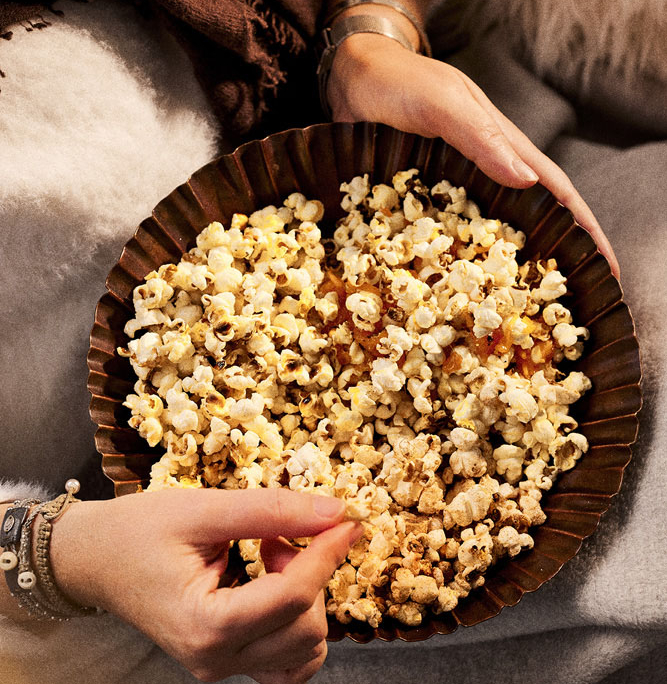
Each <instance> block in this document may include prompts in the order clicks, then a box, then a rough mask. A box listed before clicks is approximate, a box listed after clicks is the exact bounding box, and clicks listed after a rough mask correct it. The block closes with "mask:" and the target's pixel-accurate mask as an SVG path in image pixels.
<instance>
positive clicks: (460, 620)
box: [88, 123, 641, 643]
mask: <svg viewBox="0 0 667 684" xmlns="http://www.w3.org/2000/svg"><path fill="white" fill-rule="evenodd" d="M412 167H416V168H418V169H420V172H421V174H420V175H421V178H422V179H423V180H424V181H425V182H426V183H427V184H429V185H430V184H433V183H435V182H437V181H439V180H441V179H443V178H446V179H448V180H449V181H450V182H452V183H453V184H454V185H457V186H464V187H465V188H466V189H467V191H468V195H469V196H470V197H471V198H472V199H473V200H474V201H476V202H477V203H478V204H479V205H480V208H481V210H482V214H483V215H484V216H489V217H493V218H499V219H501V220H503V221H506V222H508V223H509V224H510V225H512V226H513V227H514V228H518V229H521V230H522V231H524V232H525V233H526V235H527V241H526V246H525V248H524V249H523V250H522V252H521V253H520V258H522V259H524V260H525V259H529V258H535V257H541V258H548V257H554V258H556V259H557V260H558V264H559V268H560V270H561V271H562V272H563V273H564V274H565V275H566V276H567V278H568V290H569V295H568V302H567V306H569V307H570V308H571V309H572V311H573V315H574V318H575V320H576V321H577V324H578V325H584V326H586V327H587V328H588V329H589V330H590V333H591V337H590V340H589V341H588V342H587V345H586V350H585V353H584V355H583V357H582V358H581V359H580V360H579V361H577V362H575V363H574V364H571V367H572V368H573V369H576V370H581V371H583V372H584V373H586V375H588V376H589V377H590V378H591V380H592V382H593V389H592V391H591V392H589V393H588V394H587V395H586V396H585V397H584V398H583V399H582V400H581V401H580V402H578V403H577V404H576V405H575V406H574V407H573V414H574V415H575V417H576V418H577V420H578V421H579V424H580V428H579V430H580V431H581V432H583V434H584V435H586V437H587V439H588V441H589V443H590V450H589V452H588V453H587V454H586V455H585V456H584V457H583V458H582V459H581V460H580V461H579V463H578V464H577V466H576V467H575V468H574V469H573V470H571V471H569V472H567V473H565V474H563V475H562V476H561V477H560V479H559V480H558V481H557V483H556V485H555V486H554V488H553V489H552V490H551V491H549V492H548V493H547V494H546V495H545V497H544V499H543V508H544V510H545V512H546V514H547V521H546V523H545V524H544V525H542V526H541V527H538V528H536V529H534V530H533V532H534V538H535V547H534V549H533V550H532V551H530V552H527V553H523V554H521V555H520V556H519V557H517V558H514V559H512V560H507V561H504V562H501V563H499V564H498V565H496V566H494V567H493V568H492V569H491V571H490V572H489V573H488V575H487V581H486V584H485V585H484V586H483V587H482V588H480V589H478V590H476V591H474V592H473V593H472V594H471V595H470V596H469V597H468V598H467V599H465V600H462V601H461V603H460V604H459V606H458V607H457V608H456V609H455V610H454V611H452V612H451V613H447V614H444V615H441V616H434V617H432V618H429V619H428V620H427V621H425V622H424V623H423V624H422V625H420V626H418V627H412V628H410V627H406V626H404V625H400V624H398V623H396V622H393V621H387V622H386V623H383V624H382V625H381V626H380V627H379V628H377V629H372V628H370V627H369V626H368V625H367V624H365V623H352V624H349V625H342V624H340V623H338V622H336V621H333V620H332V621H330V625H329V639H331V640H338V639H342V638H344V637H349V638H351V639H352V640H354V641H357V642H361V643H365V642H368V641H370V640H372V639H374V638H379V639H383V640H393V639H396V638H400V639H403V640H406V641H419V640H423V639H427V638H428V637H429V636H431V635H433V634H448V633H450V632H453V631H454V630H456V629H457V627H458V626H459V625H464V626H471V625H474V624H477V623H479V622H481V621H483V620H487V619H489V618H491V617H493V616H494V615H497V614H498V613H499V612H500V610H502V609H503V608H504V607H505V606H512V605H515V604H516V603H517V602H518V601H519V600H520V599H521V597H522V596H523V594H524V593H526V592H531V591H535V590H536V589H538V588H539V587H540V586H541V585H542V584H544V583H545V582H546V581H548V580H549V579H551V578H552V577H553V576H554V575H555V574H556V573H557V572H558V571H559V570H560V568H561V567H562V566H563V564H564V563H565V562H567V561H568V560H570V559H571V558H572V557H574V555H575V554H576V553H577V552H578V550H579V548H580V546H581V543H582V540H583V539H584V538H586V537H587V536H589V535H590V534H592V533H593V532H594V530H595V528H596V527H597V525H598V523H599V520H600V516H601V515H602V514H603V513H604V512H605V511H606V510H607V509H608V508H609V506H610V504H611V501H612V498H613V497H614V495H615V494H617V493H618V491H619V489H620V487H621V482H622V479H623V471H624V468H625V467H626V466H627V464H628V462H629V461H630V457H631V451H630V446H631V444H632V443H633V442H634V440H635V439H636V436H637V429H638V421H637V413H638V411H639V409H640V407H641V390H640V380H641V367H640V358H639V346H638V343H637V338H636V336H635V330H634V323H633V320H632V316H631V314H630V311H629V309H628V307H627V305H626V304H625V302H624V301H623V294H622V290H621V287H620V285H619V283H618V281H617V280H616V278H615V277H614V276H613V275H612V273H611V271H610V268H609V265H608V264H607V262H606V260H605V259H604V257H602V255H601V254H600V253H599V252H598V251H597V249H596V246H595V243H594V242H593V240H592V239H591V237H590V236H589V235H588V233H587V232H586V231H584V230H583V229H582V228H581V227H580V226H578V225H577V224H576V222H575V221H574V219H573V217H572V215H571V214H570V212H569V211H567V210H566V209H565V208H564V207H563V206H562V205H560V204H559V203H558V202H557V200H556V199H555V198H554V197H553V195H552V194H551V193H550V192H549V191H548V190H546V189H545V188H544V187H542V186H541V185H536V186H534V187H531V188H529V189H527V190H512V189H508V188H504V187H502V186H500V185H499V184H497V183H495V182H494V181H492V180H490V179H489V178H488V177H487V176H485V175H484V174H483V173H482V172H481V171H480V170H479V169H477V167H476V166H475V165H474V164H473V163H472V162H471V161H469V160H467V159H466V158H464V157H463V156H462V155H461V154H459V153H458V152H457V151H456V150H455V149H454V148H452V147H450V146H448V145H447V144H446V143H444V142H443V141H442V140H439V139H426V138H421V137H419V136H416V135H411V134H406V133H402V132H400V131H396V130H394V129H392V128H389V127H387V126H383V125H380V124H370V123H359V124H318V125H315V126H311V127H309V128H306V129H293V130H289V131H285V132H283V133H278V134H275V135H272V136H270V137H268V138H266V139H264V140H260V141H254V142H250V143H247V144H245V145H242V146H241V147H240V148H238V149H237V150H236V151H235V152H234V153H233V154H229V155H226V156H223V157H220V158H219V159H217V160H215V161H213V162H211V163H210V164H207V165H206V166H204V167H203V168H201V169H200V170H199V171H197V172H196V173H194V174H193V175H192V177H191V178H190V179H189V180H188V181H187V182H186V183H184V184H183V185H181V186H179V187H178V188H176V189H175V190H174V191H173V192H172V193H170V194H169V195H168V196H167V197H165V199H164V200H162V201H161V202H160V203H159V204H158V205H157V206H156V207H155V209H154V210H153V214H152V216H150V217H149V218H147V219H146V220H145V221H143V222H142V223H141V225H140V226H139V228H138V229H137V231H136V233H135V235H134V237H133V238H132V239H131V240H130V241H129V242H128V243H127V245H126V247H125V248H124V250H123V253H122V255H121V257H120V259H119V261H118V263H117V265H116V266H115V267H114V268H113V269H112V271H111V272H110V274H109V277H108V279H107V289H108V293H107V294H105V295H104V296H103V297H102V298H101V300H100V302H99V304H98V306H97V310H96V313H95V323H94V326H93V329H92V332H91V337H90V350H89V354H88V366H89V371H90V373H89V380H88V387H89V390H90V392H91V394H92V399H91V404H90V413H91V416H92V418H93V421H94V422H95V423H96V424H97V425H98V429H97V433H96V436H95V441H96V446H97V449H98V451H99V452H100V453H101V454H102V468H103V470H104V472H105V473H106V475H107V476H108V477H109V478H110V479H111V480H113V482H114V486H115V492H116V495H123V494H127V493H131V492H135V491H137V488H138V487H139V486H145V485H146V484H147V483H148V477H149V472H150V467H151V465H152V463H153V462H154V461H155V460H156V459H157V458H159V454H160V450H159V449H157V448H153V449H151V448H149V447H148V446H147V444H146V442H144V441H143V440H142V439H141V438H140V437H139V435H138V433H137V432H136V431H135V430H133V429H131V428H129V427H128V423H127V421H128V418H129V415H130V413H129V410H128V409H126V408H124V407H123V406H122V402H123V401H124V399H125V396H126V395H127V394H128V393H129V392H131V391H132V386H133V384H134V375H133V372H132V369H131V367H130V364H129V362H128V361H127V360H126V359H124V358H121V357H120V356H118V354H117V353H116V348H117V347H118V346H125V345H126V343H127V341H128V340H127V338H126V336H125V335H124V333H123V326H124V324H125V322H126V321H127V320H128V318H130V317H131V316H132V291H133V289H134V287H136V286H137V285H138V284H139V283H141V282H142V280H143V278H144V276H145V275H146V274H147V273H149V272H150V271H152V270H154V269H156V268H158V267H159V266H160V265H161V264H163V263H167V262H175V261H178V260H179V259H180V257H181V255H182V254H183V253H184V252H185V251H187V250H188V249H189V248H190V247H192V246H193V244H194V240H195V238H196V236H197V235H198V233H199V232H200V231H201V230H202V229H203V228H205V227H206V226H207V225H208V224H209V223H210V222H211V221H214V220H215V221H220V222H222V223H223V224H228V223H229V221H230V218H231V215H232V214H233V213H235V212H244V213H250V212H251V211H253V210H255V209H257V208H260V207H263V206H265V205H267V204H280V203H281V202H282V200H283V199H284V197H285V196H286V195H288V194H289V193H291V192H294V191H300V192H303V193H304V194H305V195H306V196H307V197H312V198H317V199H320V200H321V201H322V202H323V203H324V205H325V219H324V220H323V222H322V224H321V228H322V232H323V234H324V235H327V233H329V234H330V233H331V232H332V231H333V228H334V225H335V222H336V220H337V219H338V218H340V216H342V213H343V212H342V210H341V208H340V193H339V186H340V183H341V182H343V181H347V180H350V179H351V178H352V177H353V176H355V175H359V174H362V173H368V174H369V175H370V178H371V181H372V182H383V181H384V182H386V181H388V180H390V179H391V177H392V175H393V174H394V173H395V172H396V171H399V170H403V169H408V168H412Z"/></svg>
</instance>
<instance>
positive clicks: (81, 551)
mask: <svg viewBox="0 0 667 684" xmlns="http://www.w3.org/2000/svg"><path fill="white" fill-rule="evenodd" d="M103 504H104V502H102V501H81V502H78V503H77V504H76V505H73V506H70V507H69V508H68V509H67V511H66V512H65V514H64V515H63V516H62V517H61V518H59V519H58V520H57V521H56V522H54V523H53V530H52V533H51V554H50V557H51V569H52V571H53V577H54V579H55V582H56V585H57V586H58V588H59V589H60V591H61V592H62V593H63V594H64V595H65V596H66V597H67V598H68V599H69V600H70V601H72V602H74V603H76V604H79V605H81V606H95V607H100V608H101V607H104V605H103V604H104V603H105V597H104V592H103V591H102V581H101V580H102V574H101V572H102V569H103V568H102V566H103V565H104V562H105V561H104V559H102V558H101V556H100V552H99V547H98V545H97V544H96V537H97V534H98V532H97V529H98V525H97V524H96V523H98V522H99V520H101V519H102V517H101V516H102V511H101V509H102V508H103ZM95 561H99V562H98V563H97V564H95ZM96 565H97V567H96Z"/></svg>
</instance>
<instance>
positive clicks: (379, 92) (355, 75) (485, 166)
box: [328, 33, 619, 277]
mask: <svg viewBox="0 0 667 684" xmlns="http://www.w3.org/2000/svg"><path fill="white" fill-rule="evenodd" d="M328 100H329V102H330V104H331V108H332V111H333V118H334V120H335V121H377V122H380V123H385V124H388V125H390V126H393V127H395V128H398V129H400V130H403V131H406V132H408V133H416V134H418V135H423V136H425V137H429V138H433V137H441V138H443V139H444V140H445V141H446V142H448V143H449V144H451V145H452V146H453V147H455V148H456V149H457V150H458V151H459V152H461V153H462V154H463V155H464V156H466V157H467V158H468V159H470V160H472V161H473V162H475V164H477V166H478V167H479V168H480V169H481V170H482V171H483V172H484V173H486V174H487V175H488V176H489V177H490V178H492V179H493V180H495V181H497V182H498V183H501V184H502V185H506V186H509V187H512V188H527V187H530V186H531V185H534V184H535V183H536V182H537V181H539V182H540V183H542V185H544V186H545V187H546V188H547V189H549V190H550V191H551V192H552V193H553V194H554V196H555V197H556V199H558V200H559V201H560V202H561V203H562V204H563V205H564V206H566V207H567V208H568V209H569V210H570V211H571V212H572V214H573V215H574V217H575V219H576V220H577V221H578V222H579V223H580V224H581V225H582V226H583V227H584V228H585V229H586V230H587V231H588V232H589V233H590V234H591V236H592V237H593V239H594V240H595V242H596V243H597V246H598V248H599V250H600V252H601V253H602V254H603V255H604V256H605V257H606V258H607V260H608V261H609V264H610V266H611V270H612V272H613V273H614V275H615V276H616V277H618V276H619V266H618V261H617V260H616V256H615V255H614V251H613V249H612V247H611V244H610V243H609V240H608V239H607V236H606V235H605V234H604V232H603V231H602V228H601V227H600V224H599V223H598V222H597V219H596V218H595V216H594V215H593V212H592V211H591V210H590V208H589V207H588V205H587V204H586V202H584V200H583V199H582V197H581V195H579V193H578V192H577V191H576V189H575V188H574V186H573V185H572V182H571V181H570V179H569V178H568V177H567V175H566V174H565V172H564V171H563V170H562V169H561V168H560V167H559V166H558V165H557V164H555V163H554V162H553V161H552V160H551V159H549V157H547V156H546V155H545V154H543V153H542V152H541V151H540V150H539V149H538V148H537V147H535V145H533V143H532V142H531V141H530V140H529V139H528V138H527V137H526V135H524V134H523V133H522V132H521V131H520V130H519V129H518V128H517V127H516V126H515V125H514V124H513V123H512V122H511V121H510V120H509V119H508V118H507V117H506V116H504V115H503V114H502V113H501V112H500V111H499V110H498V109H497V108H496V107H495V106H494V105H493V103H492V102H491V101H490V100H489V99H488V97H487V96H486V95H485V94H484V92H483V91H482V90H481V88H479V86H477V85H476V84H475V83H474V82H473V81H472V80H471V79H470V78H468V76H466V75H465V74H464V73H462V72H461V71H459V70H458V69H456V68H454V67H453V66H451V65H449V64H446V63H445V62H440V61H438V60H435V59H430V58H428V57H424V56H422V55H418V54H416V53H413V52H410V51H409V50H406V49H405V48H404V47H402V46H401V45H400V44H399V43H397V42H396V41H394V40H392V39H391V38H387V37H386V36H382V35H377V34H369V33H359V34H355V35H353V36H350V37H349V38H347V39H346V40H345V41H343V43H342V44H341V45H340V46H339V47H338V49H337V51H336V57H335V59H334V62H333V67H332V70H331V76H330V79H329V86H328Z"/></svg>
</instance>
